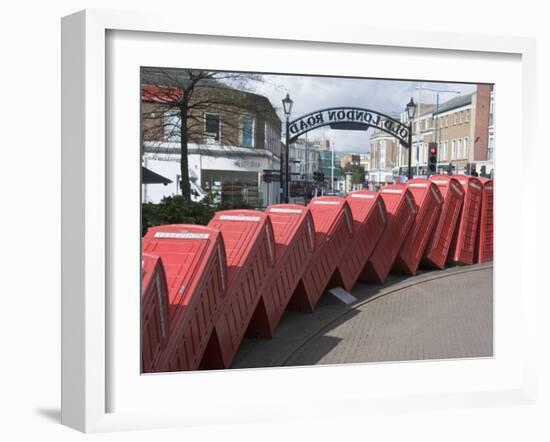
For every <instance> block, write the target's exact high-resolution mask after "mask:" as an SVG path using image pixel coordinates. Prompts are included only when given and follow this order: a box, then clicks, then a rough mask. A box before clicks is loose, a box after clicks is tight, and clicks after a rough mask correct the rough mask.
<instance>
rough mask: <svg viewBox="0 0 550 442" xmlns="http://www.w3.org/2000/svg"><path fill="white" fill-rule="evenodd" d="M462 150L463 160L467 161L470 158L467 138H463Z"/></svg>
mask: <svg viewBox="0 0 550 442" xmlns="http://www.w3.org/2000/svg"><path fill="white" fill-rule="evenodd" d="M462 149H463V151H464V158H466V159H468V158H469V156H470V139H469V138H468V137H464V139H463V140H462Z"/></svg>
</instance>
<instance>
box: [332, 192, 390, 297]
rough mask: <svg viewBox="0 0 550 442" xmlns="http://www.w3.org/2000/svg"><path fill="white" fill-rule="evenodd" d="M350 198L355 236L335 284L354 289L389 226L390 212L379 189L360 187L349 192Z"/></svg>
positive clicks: (341, 263) (338, 271)
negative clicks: (376, 190) (387, 223)
mask: <svg viewBox="0 0 550 442" xmlns="http://www.w3.org/2000/svg"><path fill="white" fill-rule="evenodd" d="M346 201H347V202H348V204H349V206H350V209H351V214H352V216H353V239H352V240H351V241H350V244H349V247H348V248H347V250H346V253H344V256H343V257H342V259H341V260H340V263H339V264H338V269H337V272H336V274H337V275H339V277H337V278H336V281H335V282H334V284H331V285H333V286H337V285H342V286H343V287H344V288H345V289H346V290H347V291H351V289H352V288H353V286H354V285H355V283H356V282H357V279H358V278H359V275H360V274H361V271H362V270H363V268H364V267H365V264H366V263H367V260H368V259H369V257H370V255H371V254H372V252H373V250H374V248H375V246H376V244H377V243H378V240H379V239H380V237H381V236H382V233H383V232H384V229H385V228H386V222H387V219H388V216H387V214H386V205H385V204H384V200H383V198H382V197H381V196H380V193H378V192H373V191H370V190H358V191H356V192H351V193H349V194H348V195H347V197H346Z"/></svg>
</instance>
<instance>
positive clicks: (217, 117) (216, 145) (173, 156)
mask: <svg viewBox="0 0 550 442" xmlns="http://www.w3.org/2000/svg"><path fill="white" fill-rule="evenodd" d="M174 72H176V73H177V74H178V75H179V71H176V70H174ZM179 97H181V91H180V90H179V89H178V87H177V83H176V82H172V81H170V78H166V76H164V77H163V76H159V75H149V76H147V75H144V76H142V151H143V165H144V166H146V167H147V168H149V169H151V170H153V171H154V172H156V173H159V174H161V175H163V176H165V177H167V178H170V179H171V180H172V181H173V184H171V185H170V186H166V187H164V186H147V185H144V186H143V187H144V189H143V195H142V199H143V201H146V202H158V201H160V199H162V197H164V196H168V195H173V194H178V193H179V194H181V190H180V187H179V182H180V175H181V173H180V152H181V137H182V131H181V127H182V120H184V118H187V121H186V124H183V125H184V126H185V127H186V129H187V137H188V149H187V152H188V155H187V158H188V169H189V176H190V181H191V183H190V184H191V191H192V196H193V199H195V200H198V199H200V198H201V197H202V195H204V194H205V192H207V191H210V190H211V191H214V192H216V193H217V194H218V195H219V197H220V199H221V201H222V202H227V203H239V202H241V201H242V202H245V203H247V204H249V205H251V206H253V207H262V206H265V205H267V204H271V203H274V202H277V201H278V199H279V183H276V182H274V183H265V182H263V180H262V175H263V171H264V169H275V170H279V168H280V162H279V161H280V155H281V120H280V119H279V117H278V116H277V113H276V112H275V109H274V108H273V106H272V105H271V103H270V102H269V100H268V99H267V98H266V97H264V96H261V95H257V94H253V93H250V92H245V91H241V90H237V89H234V88H231V87H228V86H227V85H224V84H220V83H212V82H211V83H210V84H206V85H204V86H197V87H195V89H194V92H193V95H192V97H191V100H190V104H189V108H190V110H189V112H188V113H187V115H186V116H182V115H181V113H180V111H179V109H178V107H177V106H173V105H167V102H172V101H174V98H175V101H177V100H178V99H179Z"/></svg>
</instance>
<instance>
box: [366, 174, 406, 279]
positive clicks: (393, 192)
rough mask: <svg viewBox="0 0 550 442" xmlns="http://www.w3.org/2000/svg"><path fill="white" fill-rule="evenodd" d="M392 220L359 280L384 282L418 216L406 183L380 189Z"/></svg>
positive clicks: (388, 222)
mask: <svg viewBox="0 0 550 442" xmlns="http://www.w3.org/2000/svg"><path fill="white" fill-rule="evenodd" d="M380 196H381V197H382V199H383V200H384V203H385V205H386V212H387V215H388V221H387V224H386V228H385V229H384V233H382V237H381V238H380V240H379V241H378V243H377V244H376V247H375V248H374V251H373V252H372V255H371V256H370V258H369V260H368V261H367V264H366V265H365V268H364V269H363V271H362V272H361V276H360V277H359V279H361V280H362V281H367V282H374V283H376V284H383V283H384V281H385V280H386V278H387V276H388V274H389V273H390V269H391V267H392V265H393V263H394V261H395V258H396V257H397V254H398V253H399V249H400V248H401V246H402V245H403V242H404V241H405V239H406V237H407V234H408V233H409V230H410V229H411V227H412V225H413V223H414V218H415V216H416V205H415V203H414V198H413V196H412V193H411V192H410V191H409V190H408V189H407V185H406V184H390V185H388V186H384V187H383V188H382V189H381V190H380Z"/></svg>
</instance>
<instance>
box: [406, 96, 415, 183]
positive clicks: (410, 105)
mask: <svg viewBox="0 0 550 442" xmlns="http://www.w3.org/2000/svg"><path fill="white" fill-rule="evenodd" d="M405 110H406V111H407V117H408V118H409V173H408V179H409V180H410V179H412V177H413V173H412V165H411V163H412V124H413V120H414V113H415V112H416V103H415V102H414V100H413V98H412V97H411V101H409V102H408V103H407V107H406V108H405Z"/></svg>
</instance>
